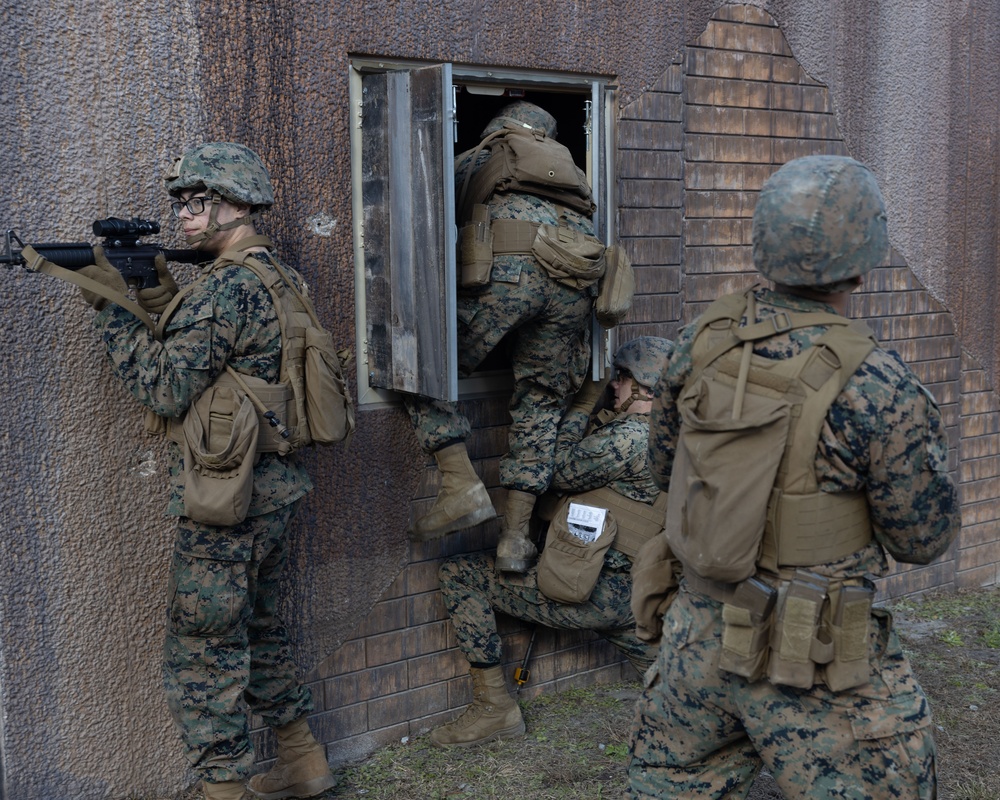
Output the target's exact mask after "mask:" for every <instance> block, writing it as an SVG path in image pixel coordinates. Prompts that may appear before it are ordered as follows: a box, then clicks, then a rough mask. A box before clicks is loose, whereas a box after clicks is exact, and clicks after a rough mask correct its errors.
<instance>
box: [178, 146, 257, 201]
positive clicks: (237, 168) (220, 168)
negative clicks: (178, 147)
mask: <svg viewBox="0 0 1000 800" xmlns="http://www.w3.org/2000/svg"><path fill="white" fill-rule="evenodd" d="M164 180H165V181H166V184H167V191H168V192H169V193H170V194H172V195H176V194H178V193H180V192H182V191H184V190H185V189H191V188H194V187H199V186H204V187H205V188H206V189H209V190H210V191H213V192H218V193H219V194H221V195H222V196H223V197H224V198H226V199H227V200H229V201H230V202H233V203H240V204H245V205H249V206H262V207H265V208H266V207H268V206H270V205H271V204H273V203H274V191H273V189H272V188H271V177H270V176H269V175H268V173H267V167H265V166H264V162H263V161H261V160H260V156H258V155H257V154H256V153H255V152H254V151H253V150H251V149H250V148H249V147H245V146H244V145H242V144H236V143H235V142H209V143H207V144H202V145H198V146H197V147H195V148H193V149H191V150H188V151H187V152H186V153H185V154H184V155H182V156H178V157H177V158H176V159H174V163H173V166H172V167H171V168H170V171H169V172H168V173H167V176H166V178H165V179H164Z"/></svg>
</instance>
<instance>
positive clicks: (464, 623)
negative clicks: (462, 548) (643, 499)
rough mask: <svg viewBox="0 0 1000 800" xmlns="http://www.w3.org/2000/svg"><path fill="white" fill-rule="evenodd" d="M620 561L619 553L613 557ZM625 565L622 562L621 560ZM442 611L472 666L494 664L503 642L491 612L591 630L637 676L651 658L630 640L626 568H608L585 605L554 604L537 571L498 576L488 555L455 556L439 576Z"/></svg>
mask: <svg viewBox="0 0 1000 800" xmlns="http://www.w3.org/2000/svg"><path fill="white" fill-rule="evenodd" d="M615 555H617V556H618V557H619V558H620V559H624V557H623V556H621V554H620V553H615ZM624 560H625V561H626V562H627V559H624ZM438 575H439V579H440V582H441V594H442V596H443V598H444V605H445V608H446V609H447V610H448V614H449V616H450V617H451V622H452V626H453V627H454V628H455V637H456V638H457V640H458V648H459V650H461V651H462V655H464V656H465V657H466V658H467V659H468V661H469V663H470V664H471V665H473V666H489V665H496V664H499V663H500V662H501V660H502V642H501V638H500V634H499V633H498V631H497V620H496V612H497V611H499V612H501V613H504V614H507V615H508V616H510V617H513V618H514V619H519V620H522V621H524V622H530V623H533V624H536V625H542V626H544V627H546V628H557V629H559V630H586V631H595V632H596V633H598V634H599V635H600V636H601V637H603V638H605V639H607V640H608V641H609V642H611V644H613V645H614V646H615V647H617V648H618V649H619V650H620V651H621V652H622V653H623V654H624V655H625V657H626V658H628V659H629V661H630V662H632V664H633V665H634V666H635V668H636V669H637V670H638V671H639V672H644V671H645V670H646V669H647V668H648V667H649V665H650V664H651V663H652V662H653V658H654V657H655V656H656V648H655V647H650V646H649V645H647V644H646V643H645V642H641V641H639V639H637V638H636V636H635V618H634V617H633V616H632V608H631V605H630V602H631V599H632V577H631V575H630V574H629V567H628V564H627V563H625V564H624V565H623V564H621V563H619V565H618V566H608V563H607V561H605V566H604V569H603V570H602V571H601V574H600V576H599V577H598V578H597V584H596V585H595V586H594V591H593V592H592V593H591V595H590V599H589V600H587V601H586V602H584V603H557V602H556V601H554V600H550V599H549V598H547V597H546V596H545V595H543V594H542V593H541V592H540V591H539V589H538V568H537V567H531V568H530V569H529V570H528V572H527V573H526V574H524V575H514V574H511V573H500V575H499V576H498V574H497V571H496V564H495V560H494V557H493V555H488V554H485V553H481V554H477V555H469V556H455V557H453V558H450V559H448V560H447V561H445V562H444V563H443V564H442V565H441V569H440V571H439V573H438Z"/></svg>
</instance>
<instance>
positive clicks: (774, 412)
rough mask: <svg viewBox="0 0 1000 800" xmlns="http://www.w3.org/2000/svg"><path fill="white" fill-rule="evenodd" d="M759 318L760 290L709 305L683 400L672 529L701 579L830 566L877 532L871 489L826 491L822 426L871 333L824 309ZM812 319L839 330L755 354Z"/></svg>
mask: <svg viewBox="0 0 1000 800" xmlns="http://www.w3.org/2000/svg"><path fill="white" fill-rule="evenodd" d="M744 313H745V315H746V317H747V319H748V320H750V323H749V324H747V325H745V326H740V321H741V319H742V317H743V316H744ZM755 318H756V317H755V309H754V296H753V290H751V291H749V292H747V294H746V295H743V296H741V295H730V296H728V297H723V298H721V299H719V300H717V301H716V302H715V303H713V304H712V306H710V307H709V309H708V310H707V311H706V312H705V314H704V315H703V316H702V318H701V320H700V323H699V324H700V330H699V332H698V334H697V336H696V338H695V341H694V345H693V348H692V358H693V362H694V364H693V369H692V373H691V377H690V379H689V380H688V382H687V383H686V384H685V386H684V388H683V390H682V391H681V394H680V396H679V398H678V400H677V406H678V410H679V412H680V415H681V431H680V438H679V441H678V445H677V452H676V455H675V457H674V464H673V470H672V473H671V478H670V487H669V495H668V496H669V501H668V504H667V523H666V535H667V539H668V541H669V543H670V547H671V549H672V551H673V552H674V554H675V555H676V556H677V558H678V559H679V560H680V561H681V562H682V563H683V564H684V570H685V574H688V573H689V572H690V573H694V576H695V579H697V578H702V579H707V580H708V581H713V582H714V581H719V582H725V583H730V584H735V583H738V582H740V581H744V580H745V579H747V578H750V577H751V576H753V575H754V573H755V572H756V571H757V569H758V567H760V568H763V569H765V570H768V571H771V572H772V573H777V572H778V570H779V568H780V567H786V566H792V567H795V566H809V565H815V564H820V563H824V562H826V561H829V560H832V559H834V558H839V557H841V556H844V555H847V554H849V553H852V552H854V551H856V550H858V549H860V548H861V547H863V546H864V545H865V544H866V543H867V542H868V541H869V540H870V539H871V524H870V522H869V519H868V506H867V501H866V498H865V496H864V495H863V494H861V493H858V494H826V493H823V492H820V491H818V485H817V482H816V476H815V469H814V462H815V458H816V447H817V442H818V441H819V436H820V430H821V428H822V425H823V421H824V420H825V418H826V415H827V412H828V410H829V408H830V406H831V404H832V403H833V402H834V400H836V398H837V396H838V395H839V394H840V392H841V391H842V389H843V387H844V385H845V384H846V383H847V381H848V379H849V378H850V377H851V376H852V375H853V374H854V372H855V371H856V370H857V369H858V367H859V366H860V365H861V363H862V362H863V361H864V360H865V358H866V357H867V356H868V354H869V353H870V352H871V351H872V350H873V349H874V347H875V341H874V339H873V337H872V335H871V332H870V331H868V329H867V327H865V326H864V325H863V324H862V323H858V322H852V321H851V320H848V319H845V318H844V317H841V316H839V315H836V314H829V313H824V312H809V313H786V312H781V313H779V314H777V315H776V316H774V317H771V318H769V319H765V320H763V321H762V322H753V320H754V319H755ZM813 326H828V327H829V330H828V331H827V332H826V333H825V334H824V335H823V336H822V337H821V338H820V339H819V340H818V341H816V342H815V343H814V344H813V345H812V346H811V347H808V348H807V349H805V350H803V351H802V352H801V353H800V354H798V355H797V356H795V357H793V358H789V359H785V360H772V359H767V358H764V357H762V356H758V355H755V354H754V353H753V345H754V343H755V342H759V341H761V340H763V339H767V338H769V337H771V336H775V335H777V334H781V333H786V332H788V331H791V330H795V329H799V328H808V327H813Z"/></svg>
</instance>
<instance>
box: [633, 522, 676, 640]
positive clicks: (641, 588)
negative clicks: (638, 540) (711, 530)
mask: <svg viewBox="0 0 1000 800" xmlns="http://www.w3.org/2000/svg"><path fill="white" fill-rule="evenodd" d="M679 572H680V562H679V561H678V560H677V559H676V558H674V554H673V553H672V552H671V550H670V544H669V543H668V542H667V537H666V536H664V535H663V534H662V533H661V534H659V535H657V536H654V537H653V538H652V539H649V540H648V541H647V542H646V543H645V544H644V545H643V546H642V547H641V548H640V549H639V552H638V554H637V555H636V557H635V561H633V562H632V600H631V605H632V616H634V617H635V635H636V638H638V639H641V640H642V641H644V642H649V643H651V644H655V643H656V642H659V641H660V638H661V636H662V634H663V615H664V614H666V613H667V609H668V608H670V604H671V603H672V602H673V601H674V597H676V596H677V589H678V586H679V585H680V582H679V580H678V575H679Z"/></svg>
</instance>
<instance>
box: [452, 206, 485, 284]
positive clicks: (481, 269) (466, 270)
mask: <svg viewBox="0 0 1000 800" xmlns="http://www.w3.org/2000/svg"><path fill="white" fill-rule="evenodd" d="M458 255H459V264H460V266H461V270H462V278H461V285H462V288H464V289H469V288H471V287H474V286H485V285H486V284H487V283H489V282H490V272H491V270H492V269H493V231H492V230H491V229H490V209H489V206H486V205H484V204H482V203H476V205H474V206H473V207H472V218H471V219H470V220H469V221H468V222H467V223H466V224H465V225H463V226H462V231H461V233H460V234H459V254H458Z"/></svg>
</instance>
